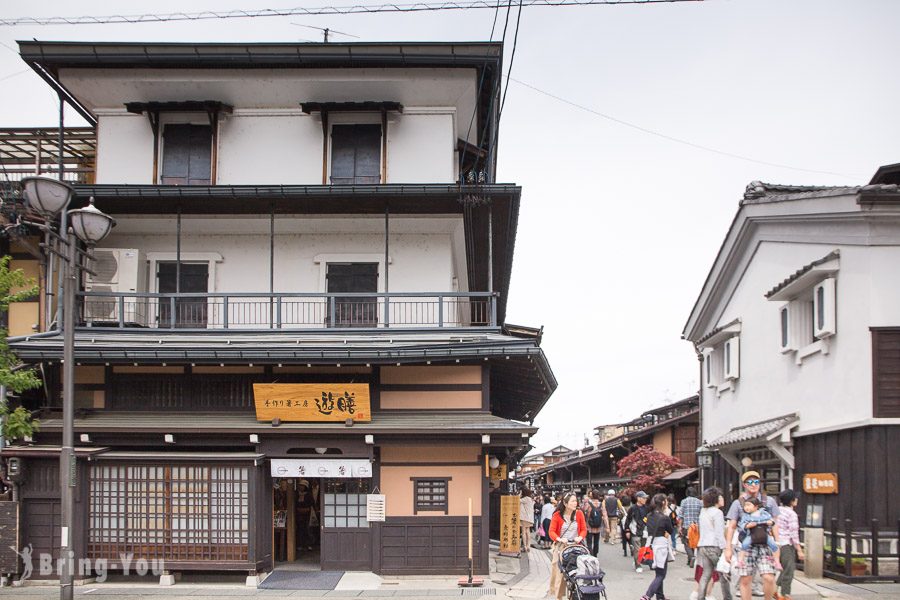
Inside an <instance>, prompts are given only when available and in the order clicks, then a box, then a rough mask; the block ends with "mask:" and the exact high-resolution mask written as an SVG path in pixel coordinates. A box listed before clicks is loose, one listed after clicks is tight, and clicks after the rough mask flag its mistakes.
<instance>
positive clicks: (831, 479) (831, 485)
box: [803, 473, 838, 494]
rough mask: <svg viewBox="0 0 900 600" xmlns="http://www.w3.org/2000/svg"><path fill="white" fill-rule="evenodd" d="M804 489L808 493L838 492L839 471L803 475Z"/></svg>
mask: <svg viewBox="0 0 900 600" xmlns="http://www.w3.org/2000/svg"><path fill="white" fill-rule="evenodd" d="M803 491H804V492H806V493H807V494H837V493H838V476H837V473H807V474H806V475H804V476H803Z"/></svg>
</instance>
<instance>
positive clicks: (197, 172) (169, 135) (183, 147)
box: [160, 123, 212, 185]
mask: <svg viewBox="0 0 900 600" xmlns="http://www.w3.org/2000/svg"><path fill="white" fill-rule="evenodd" d="M211 165H212V127H210V126H209V125H187V124H180V123H179V124H172V125H166V127H165V129H164V130H163V163H162V177H161V178H160V180H161V182H162V183H163V184H164V185H209V184H210V182H211V172H212V168H211Z"/></svg>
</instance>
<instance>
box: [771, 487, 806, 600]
mask: <svg viewBox="0 0 900 600" xmlns="http://www.w3.org/2000/svg"><path fill="white" fill-rule="evenodd" d="M799 500H800V498H799V496H798V495H797V492H795V491H794V490H791V489H787V490H784V491H782V492H781V493H780V494H779V495H778V501H779V502H780V503H781V508H779V509H778V518H777V519H776V521H775V524H776V526H777V528H778V537H777V538H776V539H777V540H778V545H779V546H781V567H782V571H781V574H780V575H779V576H778V580H777V581H776V582H775V585H776V586H777V587H778V592H776V594H775V595H776V596H777V597H778V598H783V599H784V600H791V583H792V582H793V581H794V571H795V570H796V568H797V561H798V560H803V559H804V556H803V547H802V546H800V523H799V520H798V518H797V513H796V512H795V511H794V507H795V506H797V502H798V501H799Z"/></svg>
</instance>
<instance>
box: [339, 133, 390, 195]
mask: <svg viewBox="0 0 900 600" xmlns="http://www.w3.org/2000/svg"><path fill="white" fill-rule="evenodd" d="M331 183H336V184H341V183H381V125H335V126H333V127H332V128H331Z"/></svg>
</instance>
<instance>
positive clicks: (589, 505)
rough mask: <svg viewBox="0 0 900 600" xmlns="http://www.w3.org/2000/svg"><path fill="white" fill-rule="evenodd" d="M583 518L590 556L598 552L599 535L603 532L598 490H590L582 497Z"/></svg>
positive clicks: (601, 507)
mask: <svg viewBox="0 0 900 600" xmlns="http://www.w3.org/2000/svg"><path fill="white" fill-rule="evenodd" d="M582 510H583V511H584V518H585V521H586V522H587V528H588V534H587V547H588V550H589V551H590V553H591V555H592V556H597V553H598V552H600V533H601V531H602V530H603V505H602V503H601V501H600V490H591V492H590V494H588V495H587V496H585V497H584V504H583V505H582Z"/></svg>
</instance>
